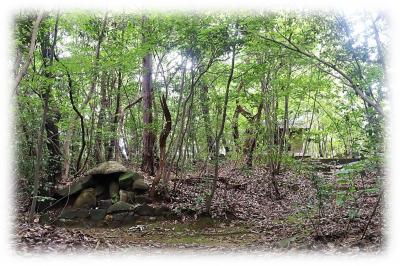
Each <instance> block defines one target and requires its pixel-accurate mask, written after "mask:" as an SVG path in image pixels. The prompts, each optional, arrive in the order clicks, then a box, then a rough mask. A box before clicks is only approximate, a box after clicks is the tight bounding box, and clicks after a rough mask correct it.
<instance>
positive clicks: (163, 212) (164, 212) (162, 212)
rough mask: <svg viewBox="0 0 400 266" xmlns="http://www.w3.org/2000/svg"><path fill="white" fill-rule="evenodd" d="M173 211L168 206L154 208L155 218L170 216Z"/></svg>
mask: <svg viewBox="0 0 400 266" xmlns="http://www.w3.org/2000/svg"><path fill="white" fill-rule="evenodd" d="M170 213H171V210H170V209H169V208H168V207H166V206H161V207H158V208H154V216H168V215H169V214H170Z"/></svg>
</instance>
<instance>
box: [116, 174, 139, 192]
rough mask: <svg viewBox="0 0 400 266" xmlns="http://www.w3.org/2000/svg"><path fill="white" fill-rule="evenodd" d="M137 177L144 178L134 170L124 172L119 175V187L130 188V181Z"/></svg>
mask: <svg viewBox="0 0 400 266" xmlns="http://www.w3.org/2000/svg"><path fill="white" fill-rule="evenodd" d="M138 179H144V177H143V176H142V175H141V174H139V173H136V172H132V171H129V172H126V173H125V174H122V175H121V176H120V177H119V187H120V188H121V189H124V190H130V189H131V188H132V183H133V182H135V181H136V180H138Z"/></svg>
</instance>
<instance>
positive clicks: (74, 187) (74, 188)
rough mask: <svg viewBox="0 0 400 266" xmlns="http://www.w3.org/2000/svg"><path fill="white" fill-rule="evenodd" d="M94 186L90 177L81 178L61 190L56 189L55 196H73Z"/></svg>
mask: <svg viewBox="0 0 400 266" xmlns="http://www.w3.org/2000/svg"><path fill="white" fill-rule="evenodd" d="M93 184H94V182H93V179H92V177H91V176H88V175H86V176H83V177H81V178H79V179H78V180H75V181H74V182H73V183H72V184H69V185H67V186H65V187H63V188H61V189H58V190H57V191H56V195H59V196H61V197H65V196H67V195H68V194H69V195H72V194H75V193H77V192H79V191H81V190H82V189H85V188H88V187H90V186H92V185H93Z"/></svg>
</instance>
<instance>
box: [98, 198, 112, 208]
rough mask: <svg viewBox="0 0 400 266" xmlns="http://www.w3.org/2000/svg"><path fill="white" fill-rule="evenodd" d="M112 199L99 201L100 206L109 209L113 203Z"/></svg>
mask: <svg viewBox="0 0 400 266" xmlns="http://www.w3.org/2000/svg"><path fill="white" fill-rule="evenodd" d="M112 204H113V203H112V200H110V199H108V200H99V201H98V202H97V205H98V207H99V209H105V210H107V209H108V208H109V207H110V206H111V205H112Z"/></svg>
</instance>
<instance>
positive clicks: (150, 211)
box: [135, 204, 155, 216]
mask: <svg viewBox="0 0 400 266" xmlns="http://www.w3.org/2000/svg"><path fill="white" fill-rule="evenodd" d="M135 213H136V214H138V215H140V216H155V209H154V208H153V207H151V206H149V205H147V204H143V205H139V206H137V207H136V208H135Z"/></svg>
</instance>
